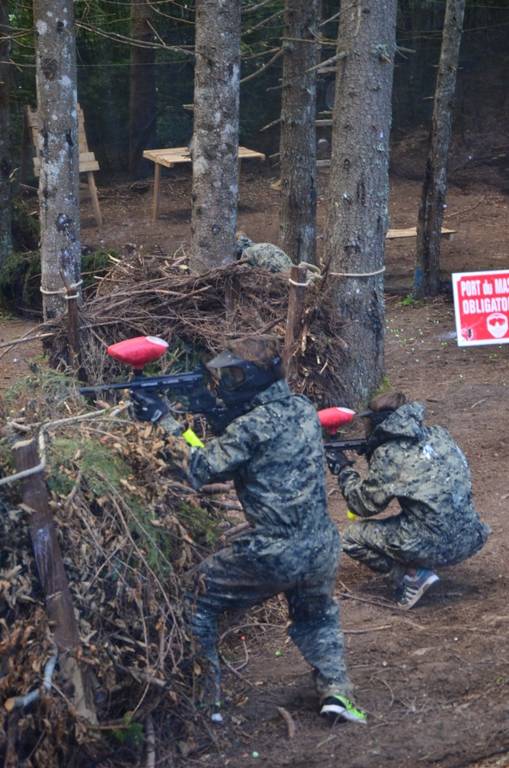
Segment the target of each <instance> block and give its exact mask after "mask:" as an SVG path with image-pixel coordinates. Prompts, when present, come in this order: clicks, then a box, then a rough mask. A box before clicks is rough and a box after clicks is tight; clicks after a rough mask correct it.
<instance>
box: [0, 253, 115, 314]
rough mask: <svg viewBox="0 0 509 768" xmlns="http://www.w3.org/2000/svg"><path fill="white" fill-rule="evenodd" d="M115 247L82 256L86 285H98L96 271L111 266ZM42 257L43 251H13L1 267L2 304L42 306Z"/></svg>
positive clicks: (38, 308) (37, 307)
mask: <svg viewBox="0 0 509 768" xmlns="http://www.w3.org/2000/svg"><path fill="white" fill-rule="evenodd" d="M110 255H114V252H113V251H106V250H97V251H91V252H90V253H87V254H84V255H83V256H82V257H81V269H82V276H83V286H84V288H85V289H86V288H91V287H93V286H95V285H96V281H95V279H94V275H101V274H104V273H105V272H106V270H107V269H108V268H109V267H110V266H111V261H110ZM40 283H41V260H40V253H39V251H25V252H16V251H14V252H13V253H11V254H10V255H9V256H8V257H7V259H6V260H5V261H4V263H3V264H2V267H1V268H0V307H1V308H3V309H7V310H9V309H10V310H16V309H20V308H21V309H22V308H29V309H31V310H34V309H35V310H40V309H41V306H42V302H41V293H40V290H39V287H40Z"/></svg>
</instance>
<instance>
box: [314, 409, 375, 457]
mask: <svg viewBox="0 0 509 768" xmlns="http://www.w3.org/2000/svg"><path fill="white" fill-rule="evenodd" d="M354 416H355V411H352V410H351V409H350V408H340V407H337V406H336V407H333V408H322V410H321V411H318V418H319V420H320V424H321V426H322V428H323V429H324V431H325V432H327V434H329V435H330V436H332V435H336V434H337V432H338V430H339V428H340V427H342V426H344V425H345V424H349V423H350V422H351V421H352V420H353V418H354ZM367 444H368V442H367V440H366V439H365V438H362V437H354V438H350V440H330V441H327V442H324V444H323V446H324V448H325V450H326V451H327V452H332V451H338V452H343V451H355V452H356V453H358V454H359V455H360V456H362V455H363V454H364V453H366V448H367Z"/></svg>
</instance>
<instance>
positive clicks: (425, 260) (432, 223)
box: [414, 0, 465, 298]
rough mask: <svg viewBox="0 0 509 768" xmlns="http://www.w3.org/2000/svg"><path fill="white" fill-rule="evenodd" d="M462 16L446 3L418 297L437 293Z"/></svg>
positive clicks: (455, 2) (461, 7)
mask: <svg viewBox="0 0 509 768" xmlns="http://www.w3.org/2000/svg"><path fill="white" fill-rule="evenodd" d="M464 14H465V0H447V4H446V7H445V19H444V31H443V36H442V49H441V52H440V63H439V65H438V74H437V84H436V88H435V100H434V104H433V118H432V124H431V136H430V146H429V151H428V159H427V162H426V171H425V174H424V184H423V187H422V195H421V204H420V207H419V218H418V223H417V256H416V267H415V276H414V293H415V295H416V296H417V297H419V298H421V297H423V296H436V295H437V294H438V292H439V290H440V233H441V231H442V222H443V218H444V206H445V200H446V195H447V156H448V154H449V144H450V142H451V133H452V117H453V102H454V92H455V90H456V74H457V71H458V58H459V50H460V44H461V33H462V29H463V17H464Z"/></svg>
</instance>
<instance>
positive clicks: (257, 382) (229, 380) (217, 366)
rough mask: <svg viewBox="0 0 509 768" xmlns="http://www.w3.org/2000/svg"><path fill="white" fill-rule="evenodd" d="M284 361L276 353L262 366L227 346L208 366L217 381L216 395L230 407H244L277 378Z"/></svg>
mask: <svg viewBox="0 0 509 768" xmlns="http://www.w3.org/2000/svg"><path fill="white" fill-rule="evenodd" d="M281 364H282V360H281V358H280V356H279V355H274V357H272V359H271V360H269V362H268V364H267V365H264V366H263V367H262V366H260V365H256V363H252V362H250V361H249V360H243V359H242V358H240V357H238V356H237V355H235V354H234V353H233V352H230V351H228V350H226V351H225V352H221V353H220V354H219V355H216V357H214V358H213V359H212V360H210V362H209V363H207V368H208V370H209V371H210V372H211V374H212V376H213V378H214V380H215V382H216V393H217V396H218V397H219V398H221V400H222V401H223V403H224V404H225V406H226V407H227V408H233V409H236V407H237V406H241V407H244V408H245V406H247V404H248V403H249V402H250V401H251V400H252V399H253V398H254V397H256V395H257V394H259V393H260V392H263V390H264V389H267V387H270V385H271V384H273V383H274V382H275V381H277V380H278V379H279V378H280V371H281ZM237 415H239V414H237ZM233 418H235V416H234V417H233Z"/></svg>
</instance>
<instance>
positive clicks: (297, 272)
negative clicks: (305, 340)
mask: <svg viewBox="0 0 509 768" xmlns="http://www.w3.org/2000/svg"><path fill="white" fill-rule="evenodd" d="M306 277H307V269H306V267H296V266H294V267H292V268H291V270H290V289H289V294H288V316H287V320H286V334H285V347H284V351H283V359H284V361H285V365H286V370H287V375H288V373H289V369H290V365H291V360H292V357H293V356H294V354H295V352H296V348H297V344H298V342H299V340H300V335H301V330H302V315H303V313H304V297H305V295H306V287H307V285H306Z"/></svg>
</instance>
